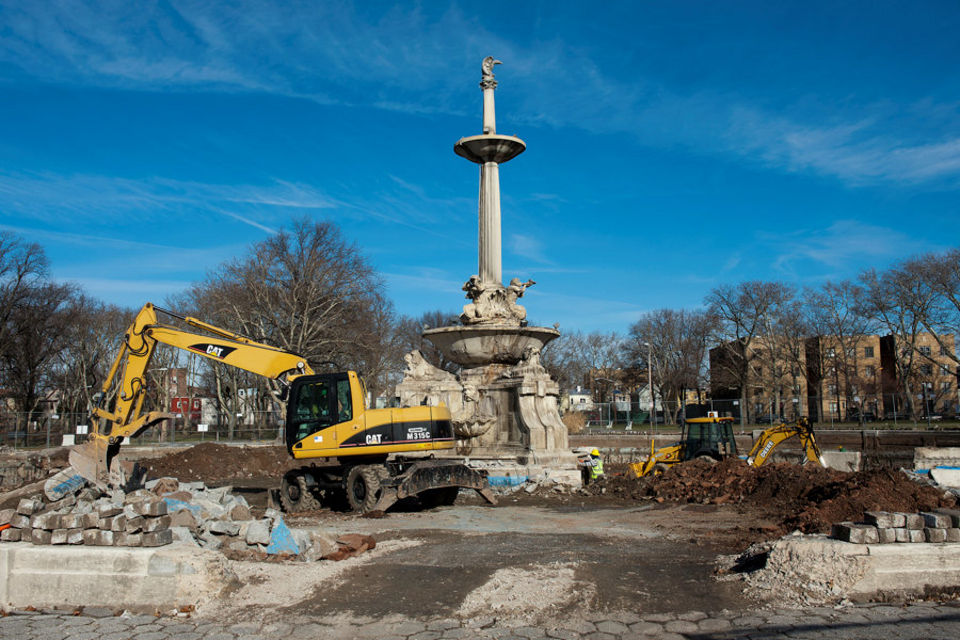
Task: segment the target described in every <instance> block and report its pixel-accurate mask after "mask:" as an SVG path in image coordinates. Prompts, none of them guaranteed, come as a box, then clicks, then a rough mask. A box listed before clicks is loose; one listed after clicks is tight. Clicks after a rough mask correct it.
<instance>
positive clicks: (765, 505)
mask: <svg viewBox="0 0 960 640" xmlns="http://www.w3.org/2000/svg"><path fill="white" fill-rule="evenodd" d="M605 486H606V487H607V491H609V492H613V493H614V494H617V495H619V496H622V497H624V498H628V499H631V500H644V499H653V500H656V501H657V502H664V501H670V502H681V503H683V502H687V503H700V504H736V505H741V506H744V507H750V508H751V509H756V510H758V511H759V512H760V513H761V514H763V515H764V516H766V517H768V518H770V519H771V520H773V521H774V522H776V523H778V525H779V527H780V533H789V532H790V531H794V530H797V529H799V530H800V531H803V532H804V533H827V532H829V530H830V525H831V524H833V523H835V522H841V521H844V520H853V521H859V520H861V519H862V518H863V512H864V511H899V512H907V513H916V512H918V511H929V510H931V509H935V508H938V507H953V506H955V504H956V501H955V499H954V498H953V497H952V496H949V495H944V493H943V492H942V491H941V490H939V489H936V488H935V487H931V486H928V485H924V484H920V483H917V482H915V481H913V480H911V479H910V478H908V477H907V476H906V475H904V474H903V472H901V471H894V470H890V469H881V470H874V471H860V472H857V473H847V472H843V471H835V470H832V469H822V468H820V467H814V466H811V465H804V466H800V465H794V464H787V463H779V464H769V465H764V466H762V467H751V466H748V465H747V464H745V463H744V462H743V461H741V460H739V459H732V458H731V459H727V460H724V461H722V462H710V461H706V460H692V461H690V462H686V463H683V464H678V465H674V466H673V467H671V468H670V469H668V470H667V471H666V472H664V474H663V475H661V476H648V477H646V478H640V479H636V478H631V477H630V476H629V474H624V475H622V476H614V477H610V478H608V479H607V481H606V482H605Z"/></svg>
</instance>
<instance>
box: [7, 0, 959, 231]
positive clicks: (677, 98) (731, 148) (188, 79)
mask: <svg viewBox="0 0 960 640" xmlns="http://www.w3.org/2000/svg"><path fill="white" fill-rule="evenodd" d="M428 9H429V7H428ZM378 10H379V15H377V12H376V11H366V10H362V9H358V8H355V7H354V6H353V5H349V4H346V5H341V4H337V3H319V4H318V3H306V2H294V1H291V2H286V3H275V2H268V1H259V2H257V1H254V2H246V3H242V4H236V5H235V4H230V3H217V2H210V3H198V4H185V3H184V4H180V3H161V4H157V5H152V6H150V5H148V6H144V5H142V4H141V3H135V4H130V3H126V2H121V1H120V0H116V1H115V2H112V3H110V2H108V3H106V4H100V5H97V6H85V5H84V4H82V3H74V2H62V3H59V4H56V5H54V6H53V7H50V6H49V5H48V3H20V4H19V6H14V7H5V8H0V22H2V23H3V24H4V25H5V27H6V29H7V31H6V32H5V34H4V38H3V39H2V40H0V63H6V64H7V65H9V66H10V67H12V68H19V69H21V70H22V71H23V73H25V74H26V75H28V76H30V77H34V78H38V79H40V80H42V81H47V82H58V83H66V84H92V85H95V86H108V87H121V88H130V89H137V90H168V89H176V90H191V91H252V92H265V93H271V94H276V95H283V96H292V97H303V98H307V99H310V100H315V101H317V102H320V103H323V104H329V103H339V104H347V105H355V104H363V105H366V106H374V107H377V108H381V109H389V110H396V111H402V112H408V113H414V114H421V115H422V114H460V115H462V114H463V113H464V110H465V109H466V110H468V111H469V113H471V114H472V113H474V111H473V110H474V109H475V108H477V106H478V104H479V102H478V97H477V93H476V84H475V81H467V80H465V74H466V73H477V74H478V73H479V69H478V68H477V67H478V66H479V59H480V58H481V57H482V55H484V54H486V53H488V52H496V54H497V57H498V58H500V59H501V60H504V62H505V65H504V67H503V68H501V69H500V71H498V77H501V78H502V79H503V80H502V82H503V90H510V91H511V92H512V96H513V99H514V100H515V103H516V105H517V107H518V108H517V110H516V111H515V112H513V113H510V114H509V115H508V116H506V118H508V121H507V122H501V129H505V128H506V127H509V126H513V125H515V124H517V123H521V124H522V123H536V124H539V125H547V126H553V127H557V128H569V127H577V128H580V129H583V130H586V131H589V132H594V133H604V134H625V135H629V136H630V137H631V138H632V139H633V141H634V142H639V143H640V144H649V145H655V146H668V147H670V146H678V145H679V146H682V147H684V148H686V149H687V150H689V151H692V152H695V153H706V154H716V155H721V156H726V157H733V158H736V159H737V160H738V161H743V160H744V159H746V160H747V161H750V162H755V163H757V164H759V165H762V166H766V167H770V168H773V169H775V170H779V171H792V172H809V173H813V174H816V175H822V176H828V177H832V178H835V179H838V180H841V181H843V182H844V183H846V184H849V185H852V186H864V185H874V184H894V185H905V186H909V185H917V184H930V183H936V184H942V185H943V186H946V187H947V188H956V187H957V186H958V184H960V116H958V115H957V110H956V105H944V104H938V103H937V102H936V101H933V100H931V99H920V100H916V101H914V102H912V103H911V104H903V105H893V106H892V105H890V104H853V103H850V104H848V105H847V106H839V104H840V101H838V100H833V99H832V96H825V97H819V96H810V97H809V99H806V98H805V99H804V100H803V103H802V104H800V103H798V104H792V105H791V104H786V105H779V104H778V105H773V104H760V103H758V102H756V100H748V99H746V98H744V97H743V96H742V95H741V94H739V93H738V92H737V90H736V89H735V88H734V89H730V90H727V91H724V90H723V89H718V88H713V89H696V90H679V91H678V90H675V89H671V88H670V87H667V86H663V83H662V82H660V81H658V79H657V78H651V77H637V76H635V75H625V74H623V70H622V69H620V68H616V69H614V68H607V67H602V66H600V64H599V63H598V62H597V61H595V60H594V57H593V56H592V55H591V51H589V50H585V49H583V48H580V47H578V46H575V45H571V44H569V43H565V42H563V41H561V40H548V41H543V40H537V39H531V40H529V41H524V42H522V43H516V42H513V41H510V40H508V39H506V38H504V37H501V36H499V35H498V34H497V33H495V32H493V31H491V30H489V29H487V28H485V27H484V20H483V18H484V15H483V14H482V13H477V14H476V15H468V14H466V13H465V12H464V11H461V10H460V9H459V8H457V7H456V6H453V7H450V8H447V9H444V10H441V11H439V12H436V13H433V12H431V11H427V10H423V9H421V8H418V7H415V6H414V7H410V6H407V5H402V4H399V5H397V6H396V7H394V8H383V7H382V6H381V7H378ZM507 87H510V89H508V88H507ZM811 105H815V106H811ZM931 118H936V119H937V122H938V125H939V126H938V133H937V134H935V135H936V137H934V136H932V135H930V134H928V133H925V125H926V123H927V121H928V120H929V119H931ZM288 206H293V205H288ZM407 213H408V214H409V213H413V212H407Z"/></svg>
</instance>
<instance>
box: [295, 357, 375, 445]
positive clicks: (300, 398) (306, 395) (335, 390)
mask: <svg viewBox="0 0 960 640" xmlns="http://www.w3.org/2000/svg"><path fill="white" fill-rule="evenodd" d="M353 402H354V398H353V393H352V389H351V385H350V376H349V374H348V373H332V374H321V375H312V376H300V377H298V378H296V379H295V380H294V381H293V383H292V384H291V385H290V392H289V397H288V399H287V421H286V429H285V436H286V437H285V440H286V443H287V448H288V449H292V448H293V446H294V445H295V444H296V443H297V442H299V441H301V440H303V439H304V438H306V437H307V436H309V435H310V434H312V433H317V432H320V431H323V430H324V429H326V428H328V427H332V426H333V425H335V424H339V423H342V422H349V421H350V420H352V419H353V416H354V413H357V412H355V411H354V407H353Z"/></svg>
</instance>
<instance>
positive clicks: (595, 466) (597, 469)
mask: <svg viewBox="0 0 960 640" xmlns="http://www.w3.org/2000/svg"><path fill="white" fill-rule="evenodd" d="M602 475H603V458H590V479H591V480H596V479H597V478H599V477H600V476H602Z"/></svg>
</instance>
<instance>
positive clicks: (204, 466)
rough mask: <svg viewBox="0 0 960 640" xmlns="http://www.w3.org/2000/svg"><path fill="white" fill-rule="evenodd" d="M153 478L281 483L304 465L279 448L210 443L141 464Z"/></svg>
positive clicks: (208, 482)
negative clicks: (286, 473)
mask: <svg viewBox="0 0 960 640" xmlns="http://www.w3.org/2000/svg"><path fill="white" fill-rule="evenodd" d="M140 464H141V466H144V467H146V468H147V474H148V477H150V478H160V477H163V476H172V477H174V478H177V479H179V480H181V481H184V482H193V481H197V480H200V481H203V482H205V483H207V484H210V485H213V484H218V483H228V482H232V481H235V480H242V479H249V478H271V479H275V480H277V482H279V479H280V477H281V476H282V475H283V474H284V472H286V471H287V470H288V469H292V468H294V467H296V466H299V464H300V463H298V462H297V461H295V460H293V459H291V458H290V456H289V454H288V453H287V450H286V449H284V448H283V447H279V446H267V447H246V446H242V447H240V446H230V445H225V444H217V443H213V442H206V443H202V444H198V445H195V446H192V447H190V448H189V449H184V450H183V451H178V452H177V453H171V454H168V455H165V456H162V457H159V458H154V459H152V460H142V461H140Z"/></svg>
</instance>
